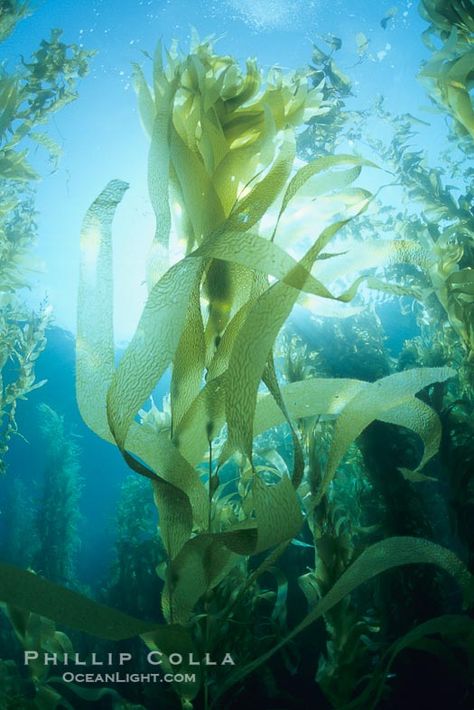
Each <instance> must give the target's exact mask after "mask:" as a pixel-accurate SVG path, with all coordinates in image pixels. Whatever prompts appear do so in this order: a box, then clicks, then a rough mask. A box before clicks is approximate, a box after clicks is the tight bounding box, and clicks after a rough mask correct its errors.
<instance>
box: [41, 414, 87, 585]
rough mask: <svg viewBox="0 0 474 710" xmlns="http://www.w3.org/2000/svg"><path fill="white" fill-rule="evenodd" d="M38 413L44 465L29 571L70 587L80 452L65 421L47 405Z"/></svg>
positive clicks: (77, 517)
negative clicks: (33, 551) (33, 547)
mask: <svg viewBox="0 0 474 710" xmlns="http://www.w3.org/2000/svg"><path fill="white" fill-rule="evenodd" d="M38 412H39V420H40V421H39V428H40V430H41V434H42V437H43V439H44V448H45V452H46V462H45V467H44V471H43V481H42V489H41V500H40V504H39V506H38V509H37V512H36V520H35V530H36V535H37V541H38V545H37V550H36V553H35V555H34V557H33V561H32V568H33V569H34V570H35V571H37V572H39V573H41V574H44V575H45V576H46V577H47V578H48V579H50V580H52V581H53V582H57V583H59V584H65V585H67V586H71V585H74V581H75V576H76V574H75V558H76V556H77V551H78V548H79V546H80V538H79V535H78V523H79V520H80V512H79V499H80V492H81V479H80V475H79V468H80V467H79V453H80V449H79V446H78V445H77V444H76V443H75V442H74V441H73V439H72V437H71V434H68V433H67V432H66V430H65V425H64V417H62V416H61V415H59V414H58V413H57V412H55V411H54V410H53V409H51V407H48V405H46V404H41V405H39V407H38Z"/></svg>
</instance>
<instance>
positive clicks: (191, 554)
mask: <svg viewBox="0 0 474 710" xmlns="http://www.w3.org/2000/svg"><path fill="white" fill-rule="evenodd" d="M252 496H253V505H254V506H255V520H253V521H250V520H248V521H245V522H244V523H243V524H242V525H240V526H235V528H234V529H232V530H229V531H226V532H224V533H215V534H206V533H204V534H202V535H199V536H197V537H194V538H192V539H191V540H188V542H186V544H185V545H184V547H183V548H182V550H181V552H180V553H179V555H178V556H177V558H176V559H175V560H174V561H173V563H172V565H171V570H170V575H169V581H168V582H167V584H166V587H165V591H164V596H163V599H164V603H163V606H164V612H165V616H166V617H167V618H168V619H169V620H170V621H174V622H178V623H183V624H184V623H186V622H187V621H188V620H189V617H190V616H191V614H192V611H193V609H194V606H195V604H196V603H197V601H198V600H199V599H200V598H201V597H202V596H203V595H204V594H205V593H206V592H207V591H208V590H209V589H212V588H213V587H215V586H216V585H217V584H218V583H219V582H220V581H221V580H222V579H223V578H224V577H225V575H226V574H227V573H228V572H229V570H230V569H231V568H232V567H234V566H235V565H236V564H237V563H238V561H239V559H240V558H239V556H238V555H242V554H243V555H250V554H256V553H258V552H263V551H264V550H267V549H268V548H269V547H273V546H274V545H277V544H279V543H280V542H282V541H285V540H290V539H291V538H293V537H294V536H295V535H296V534H297V533H298V532H299V530H300V528H301V525H302V523H303V518H302V515H301V510H300V506H299V503H298V499H297V497H296V494H295V491H294V488H293V486H292V484H291V481H290V479H289V478H288V477H287V476H282V478H281V479H280V481H279V482H278V483H276V484H273V485H266V484H265V483H263V481H261V480H260V479H259V478H258V477H257V476H255V478H254V480H253V483H252Z"/></svg>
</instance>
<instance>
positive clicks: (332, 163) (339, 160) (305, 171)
mask: <svg viewBox="0 0 474 710" xmlns="http://www.w3.org/2000/svg"><path fill="white" fill-rule="evenodd" d="M343 165H354V166H355V167H356V170H355V171H354V172H351V173H350V174H349V176H348V178H347V182H345V183H344V185H347V184H349V183H350V182H352V181H353V180H355V179H356V178H357V177H358V175H359V174H360V169H361V168H362V166H363V165H367V166H370V167H373V168H375V167H377V166H376V165H375V164H374V163H372V162H370V161H369V160H365V159H364V158H358V157H356V156H354V155H328V156H324V157H322V158H316V160H313V161H311V162H310V163H308V164H307V165H303V167H302V168H300V169H299V170H298V172H297V173H296V175H295V176H294V177H293V178H292V179H291V180H290V182H289V184H288V187H287V188H286V191H285V195H284V197H283V202H282V205H281V208H280V212H279V215H278V218H277V222H276V225H275V229H274V232H273V236H275V233H276V231H277V229H278V223H279V221H280V218H281V216H282V214H283V212H284V211H285V210H286V208H287V206H288V204H289V203H290V201H291V200H292V199H293V198H294V197H295V195H296V194H297V193H298V191H299V190H301V188H302V187H303V186H304V185H305V183H306V182H307V181H308V180H310V179H311V178H312V177H313V176H314V175H317V174H318V173H321V172H324V171H326V170H330V169H331V168H335V167H340V166H343ZM327 180H328V183H327V185H326V189H325V187H324V182H322V185H321V188H320V190H321V192H322V191H326V192H328V191H330V190H332V189H334V188H333V186H332V184H331V176H330V175H329V176H328V178H327ZM337 186H338V185H337Z"/></svg>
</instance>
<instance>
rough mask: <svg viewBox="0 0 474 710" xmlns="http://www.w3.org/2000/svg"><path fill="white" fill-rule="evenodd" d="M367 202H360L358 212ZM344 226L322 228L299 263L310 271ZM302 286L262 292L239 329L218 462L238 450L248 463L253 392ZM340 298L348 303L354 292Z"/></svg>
mask: <svg viewBox="0 0 474 710" xmlns="http://www.w3.org/2000/svg"><path fill="white" fill-rule="evenodd" d="M367 202H368V200H365V201H364V202H363V203H362V205H363V206H362V207H361V208H360V209H359V211H361V210H362V209H364V206H365V205H366V204H367ZM344 224H346V221H341V222H337V223H335V224H333V225H331V226H330V227H328V228H327V229H325V230H324V231H323V232H322V233H321V234H320V236H319V237H318V239H317V240H316V242H315V243H314V244H313V245H312V246H311V247H310V249H309V250H308V252H307V253H306V255H305V256H304V257H303V259H302V260H301V261H300V262H299V264H300V266H302V267H303V268H304V269H308V270H310V269H311V267H312V265H313V263H314V261H315V260H316V258H317V256H318V254H319V253H320V252H321V251H322V250H323V249H324V248H325V246H326V245H327V244H328V243H329V241H330V240H331V239H332V237H333V236H334V235H335V234H336V233H337V232H338V231H339V229H341V227H342V226H343V225H344ZM303 287H304V277H300V276H299V275H296V283H295V284H294V288H291V287H289V286H287V285H286V284H285V283H284V282H278V283H276V284H274V285H273V286H271V287H270V288H269V289H268V290H266V291H265V292H264V293H263V294H262V295H261V296H260V297H259V298H258V299H257V301H256V302H255V304H254V305H253V306H252V307H251V309H250V311H249V314H248V317H247V319H246V321H245V323H244V325H243V326H242V328H241V329H240V331H239V333H238V335H237V337H236V340H235V345H234V348H233V350H232V355H231V357H230V360H229V368H228V371H227V381H226V419H227V423H228V444H227V446H226V447H225V448H224V451H223V452H222V454H221V459H220V460H221V461H223V460H225V457H226V456H228V455H229V453H230V451H232V450H233V448H239V449H240V450H241V451H242V452H243V453H245V454H246V456H247V457H248V458H249V460H250V461H251V460H252V439H253V416H254V412H255V405H256V400H257V389H258V384H259V382H260V379H261V376H262V372H263V369H264V367H265V364H266V362H267V359H268V356H269V353H270V351H271V348H272V346H273V343H274V341H275V338H276V337H277V335H278V332H279V331H280V329H281V327H282V326H283V324H284V322H285V320H286V319H287V318H288V316H289V314H290V312H291V310H292V308H293V306H294V304H295V301H296V299H297V297H298V290H297V289H298V288H299V289H302V288H303ZM351 291H353V293H350V294H344V295H343V296H340V298H341V299H342V300H350V299H351V298H352V296H353V295H354V293H355V289H351Z"/></svg>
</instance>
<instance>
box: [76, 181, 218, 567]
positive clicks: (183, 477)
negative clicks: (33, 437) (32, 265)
mask: <svg viewBox="0 0 474 710" xmlns="http://www.w3.org/2000/svg"><path fill="white" fill-rule="evenodd" d="M126 188H127V185H126V184H125V183H123V182H121V181H112V182H111V183H109V184H108V185H107V187H106V188H105V190H104V191H103V192H102V193H101V194H100V195H99V197H98V198H97V199H96V200H95V201H94V203H93V204H92V206H91V207H90V209H89V210H88V212H87V214H86V217H85V219H84V225H83V228H82V232H81V268H80V286H79V315H78V337H77V368H76V373H77V374H76V377H77V383H76V388H77V398H78V403H79V408H80V412H81V415H82V417H83V419H84V421H85V422H86V424H87V425H88V426H89V427H90V428H91V429H92V430H93V431H94V432H95V433H96V434H98V435H99V436H101V437H102V438H104V439H106V440H107V441H110V442H111V443H116V444H117V445H118V446H119V448H120V450H121V452H122V455H123V456H124V457H125V459H126V461H127V463H128V464H129V465H130V466H131V468H133V469H134V470H135V471H136V472H138V473H140V474H141V475H144V476H147V477H148V478H150V479H151V480H152V481H153V484H154V486H155V497H156V500H157V502H158V503H159V510H160V515H161V517H162V520H163V534H164V539H165V542H166V541H168V543H169V549H168V553H169V554H170V556H172V557H173V556H175V555H176V554H177V553H178V551H179V549H180V547H181V546H182V544H184V542H185V541H186V540H187V539H188V538H189V536H190V534H191V531H192V528H193V526H194V525H197V526H198V527H201V526H202V525H203V524H204V520H206V519H207V505H208V502H207V499H206V495H205V490H204V486H203V484H202V483H201V482H200V481H199V477H198V475H197V473H196V471H194V469H193V468H192V467H190V466H189V465H188V464H187V462H186V461H184V460H183V459H182V457H181V456H180V454H179V452H178V451H177V450H176V449H175V447H174V446H173V444H172V443H171V441H170V440H169V437H166V436H165V437H162V440H161V444H160V446H157V441H156V437H155V432H152V431H148V432H147V430H146V428H144V427H140V426H139V425H138V424H137V423H136V422H135V421H134V418H135V415H136V413H137V411H138V409H139V408H140V406H141V405H142V404H143V401H145V399H146V397H147V396H148V395H149V394H150V393H151V391H152V390H153V388H154V387H155V385H156V383H157V381H158V380H159V378H160V376H161V374H162V373H163V372H164V370H165V369H166V368H167V367H168V365H169V362H170V360H171V358H172V356H173V354H174V351H175V349H176V347H177V344H178V342H179V338H180V331H179V323H180V319H181V324H182V325H183V324H184V320H185V314H186V309H185V307H184V304H186V302H187V299H188V298H189V295H190V293H192V289H193V285H194V283H196V282H199V279H200V275H201V269H202V266H201V262H200V260H199V259H193V260H189V261H187V262H186V263H184V264H183V262H180V263H178V264H176V265H175V267H174V268H172V269H170V270H169V271H168V272H167V274H166V275H165V276H164V277H163V278H162V280H160V282H158V283H157V284H156V285H155V287H154V288H153V289H152V291H151V293H150V295H149V297H148V300H147V305H146V306H145V309H144V313H143V315H142V318H141V320H140V324H139V326H138V329H137V332H136V334H135V337H134V339H133V340H132V343H131V344H130V346H129V348H128V349H127V351H126V353H125V355H124V358H123V361H122V363H121V364H120V365H119V368H118V370H117V371H115V370H114V341H113V302H112V299H113V284H112V237H111V223H112V219H113V215H114V212H115V209H116V207H117V205H118V204H119V202H120V200H121V199H122V197H123V194H124V193H125V190H126ZM188 265H189V271H187V267H188ZM186 274H187V276H186ZM174 276H175V278H177V279H178V281H179V283H180V287H181V292H179V290H178V293H177V294H176V296H175V295H174V292H173V288H174V287H175V285H176V284H175V283H174V281H173V277H174ZM170 289H171V291H170ZM163 294H165V296H167V297H165V298H164V301H162V300H161V299H162V297H163ZM179 296H181V297H179ZM175 297H176V302H175V300H174V299H175ZM157 303H158V307H156V308H155V306H156V304H157ZM147 306H148V307H147ZM160 306H161V308H162V312H163V311H164V314H165V315H164V317H163V318H162V320H161V321H160V320H159V316H160ZM156 311H158V313H156ZM158 322H160V323H161V325H162V326H166V324H167V329H168V330H167V332H168V336H169V337H168V340H167V339H166V337H163V336H164V335H165V333H166V328H165V330H164V331H163V333H162V334H161V336H160V334H159V333H158V332H157V330H156V329H155V328H154V325H156V324H157V323H158ZM155 354H156V359H155V360H153V359H149V358H153V357H154V355H155ZM143 368H145V370H144V369H143ZM144 373H145V376H143V375H144ZM144 388H145V389H144ZM147 391H148V394H145V392H147ZM107 399H108V400H109V401H108V404H106V401H107ZM109 425H110V426H109ZM126 447H127V448H128V451H127V450H126ZM135 457H138V460H137V459H136V458H135ZM142 462H143V463H142ZM144 464H145V465H144Z"/></svg>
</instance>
